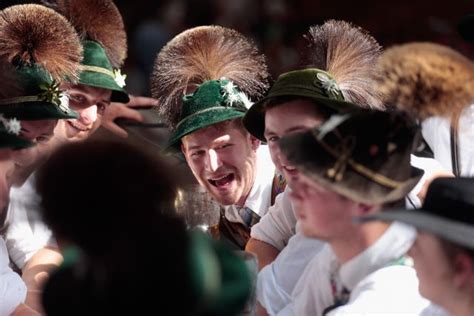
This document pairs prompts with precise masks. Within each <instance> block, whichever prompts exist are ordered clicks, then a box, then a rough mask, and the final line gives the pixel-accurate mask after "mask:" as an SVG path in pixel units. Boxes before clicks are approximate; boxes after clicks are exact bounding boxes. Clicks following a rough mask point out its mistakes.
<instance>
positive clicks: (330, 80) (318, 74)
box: [243, 68, 358, 141]
mask: <svg viewBox="0 0 474 316" xmlns="http://www.w3.org/2000/svg"><path fill="white" fill-rule="evenodd" d="M279 97H295V98H298V97H303V98H309V99H311V100H313V101H314V102H315V105H316V106H324V107H327V108H329V109H330V110H333V111H334V112H335V113H336V112H340V113H342V112H349V111H353V110H355V109H357V108H358V106H356V105H354V104H352V103H349V102H347V101H344V96H343V95H342V92H341V89H340V88H339V86H338V85H337V82H336V80H335V79H334V77H333V76H332V75H331V74H330V73H328V72H325V71H323V70H320V69H317V68H308V69H303V70H295V71H290V72H287V73H284V74H282V75H280V76H279V77H278V79H277V80H276V82H275V83H274V84H273V86H272V87H271V88H270V91H269V92H268V94H267V96H266V97H264V98H263V99H261V100H260V101H258V102H256V103H255V104H254V105H253V106H252V107H251V108H250V109H249V110H248V112H247V114H246V115H245V117H244V119H243V123H244V126H245V128H246V129H247V130H248V131H249V132H250V134H252V135H253V136H255V137H257V138H258V139H260V140H262V141H266V140H265V137H264V136H263V133H264V131H265V104H267V102H268V101H269V100H274V99H275V98H279Z"/></svg>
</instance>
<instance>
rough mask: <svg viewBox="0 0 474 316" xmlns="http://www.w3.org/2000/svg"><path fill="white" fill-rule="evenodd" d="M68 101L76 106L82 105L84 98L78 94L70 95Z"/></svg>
mask: <svg viewBox="0 0 474 316" xmlns="http://www.w3.org/2000/svg"><path fill="white" fill-rule="evenodd" d="M69 101H72V102H74V103H76V104H84V103H85V102H86V98H85V97H84V96H83V95H80V94H70V95H69Z"/></svg>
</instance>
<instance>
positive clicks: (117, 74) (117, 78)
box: [114, 69, 127, 88]
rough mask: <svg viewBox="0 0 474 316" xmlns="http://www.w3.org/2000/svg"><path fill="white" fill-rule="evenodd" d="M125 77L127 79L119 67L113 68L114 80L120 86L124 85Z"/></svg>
mask: <svg viewBox="0 0 474 316" xmlns="http://www.w3.org/2000/svg"><path fill="white" fill-rule="evenodd" d="M125 79H127V75H125V74H122V72H121V71H120V69H114V80H115V82H116V83H117V85H118V86H119V87H120V88H123V87H125V85H126V83H125Z"/></svg>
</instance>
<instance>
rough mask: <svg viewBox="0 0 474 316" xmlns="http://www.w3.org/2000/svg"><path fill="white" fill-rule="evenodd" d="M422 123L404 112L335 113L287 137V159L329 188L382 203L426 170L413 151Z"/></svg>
mask: <svg viewBox="0 0 474 316" xmlns="http://www.w3.org/2000/svg"><path fill="white" fill-rule="evenodd" d="M418 141H419V126H417V125H416V124H415V123H414V121H413V120H411V119H410V118H408V117H407V116H406V115H405V114H402V113H398V112H391V113H387V112H380V111H369V110H359V111H357V112H354V113H351V114H344V115H333V116H331V117H330V118H329V120H327V121H326V122H325V123H324V124H323V125H322V126H320V127H319V128H316V129H313V130H311V131H309V132H306V133H299V134H294V135H288V136H286V137H283V138H282V139H281V140H280V141H279V145H280V148H281V150H282V152H283V154H284V155H285V156H286V158H287V159H288V161H289V162H290V163H291V164H293V165H294V166H295V167H297V168H298V169H299V170H300V171H301V172H302V173H303V174H305V175H306V176H308V177H309V178H311V179H312V180H313V181H315V182H317V183H318V184H320V185H322V186H324V187H325V188H327V189H329V190H331V191H334V192H337V193H339V194H341V195H343V196H345V197H347V198H350V199H351V200H354V201H357V202H361V203H367V204H371V205H379V204H384V203H388V202H395V201H398V200H400V199H402V198H404V197H405V196H406V195H407V194H408V192H410V190H411V189H412V188H413V187H414V186H415V185H416V184H417V183H418V181H419V179H420V178H421V176H422V174H423V171H421V170H418V169H415V168H412V167H411V164H410V155H411V153H412V151H413V150H414V148H416V146H417V144H418Z"/></svg>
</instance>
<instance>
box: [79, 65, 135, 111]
mask: <svg viewBox="0 0 474 316" xmlns="http://www.w3.org/2000/svg"><path fill="white" fill-rule="evenodd" d="M79 83H81V84H83V85H86V86H91V87H96V88H102V89H107V90H112V96H111V97H110V101H111V102H119V103H128V102H129V101H130V97H129V96H128V93H127V92H126V91H125V90H124V89H122V88H121V87H120V86H119V85H118V84H117V83H116V82H115V80H114V79H113V78H111V77H110V76H107V75H106V74H102V73H99V72H92V71H87V70H85V71H83V72H81V75H80V79H79Z"/></svg>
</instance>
